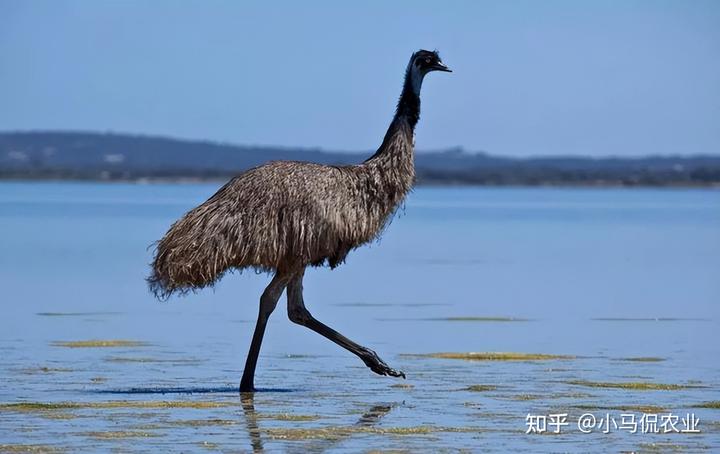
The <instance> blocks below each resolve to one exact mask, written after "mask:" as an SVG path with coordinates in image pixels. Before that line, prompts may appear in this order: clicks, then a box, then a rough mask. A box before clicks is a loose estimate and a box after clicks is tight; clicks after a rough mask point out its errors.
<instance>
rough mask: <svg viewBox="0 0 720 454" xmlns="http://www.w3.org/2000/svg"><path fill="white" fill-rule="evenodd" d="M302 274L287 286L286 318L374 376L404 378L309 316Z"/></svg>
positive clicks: (372, 353) (367, 350)
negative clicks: (352, 358)
mask: <svg viewBox="0 0 720 454" xmlns="http://www.w3.org/2000/svg"><path fill="white" fill-rule="evenodd" d="M304 274H305V270H303V271H302V272H300V273H299V274H296V275H295V276H294V277H293V278H292V280H291V281H290V283H289V284H288V288H287V298H288V317H289V318H290V320H291V321H293V322H294V323H297V324H299V325H302V326H305V327H308V328H310V329H311V330H313V331H315V332H316V333H318V334H320V335H322V336H324V337H327V338H328V339H330V340H331V341H333V342H335V343H336V344H338V345H339V346H341V347H342V348H344V349H346V350H348V351H350V352H351V353H354V354H355V355H357V356H358V357H359V358H360V359H361V360H362V361H363V362H364V363H365V365H366V366H367V367H369V368H370V369H371V370H372V371H373V372H375V373H376V374H379V375H391V376H393V377H402V378H405V374H404V373H403V372H401V371H398V370H395V369H393V368H391V367H390V366H388V365H387V364H385V361H383V360H382V359H380V357H379V356H378V355H377V353H375V352H374V351H372V350H370V349H369V348H366V347H363V346H362V345H359V344H356V343H355V342H353V341H351V340H350V339H348V338H347V337H345V336H343V335H342V334H340V333H338V332H337V331H335V330H334V329H332V328H330V327H329V326H327V325H325V324H323V323H320V322H319V321H317V320H316V319H315V318H314V317H313V316H312V314H310V312H309V311H308V310H307V309H306V308H305V302H304V301H303V296H302V280H303V276H304Z"/></svg>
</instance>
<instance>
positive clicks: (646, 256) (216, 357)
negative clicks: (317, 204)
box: [0, 183, 720, 452]
mask: <svg viewBox="0 0 720 454" xmlns="http://www.w3.org/2000/svg"><path fill="white" fill-rule="evenodd" d="M217 187H218V185H215V184H203V185H126V184H105V185H101V184H56V183H42V184H37V183H32V184H30V183H3V184H0V251H1V252H2V253H1V254H0V279H1V280H2V284H3V285H2V289H3V293H2V297H1V298H2V303H0V304H2V310H3V315H2V318H0V452H2V451H11V450H13V451H20V450H24V449H37V450H41V451H42V450H53V449H54V450H59V451H69V452H77V451H86V452H87V451H111V450H121V451H133V452H143V451H147V452H155V451H157V450H158V449H174V450H183V451H202V452H212V451H221V452H227V451H231V452H232V451H252V450H255V451H258V450H262V449H265V450H268V451H275V450H286V451H305V450H313V451H315V450H329V451H370V450H375V449H383V450H384V449H398V450H409V451H418V450H421V451H422V450H435V449H437V448H445V449H450V450H455V449H463V448H466V449H470V450H473V449H483V450H491V451H492V450H494V451H501V452H504V451H507V450H508V449H528V450H534V451H538V450H548V451H568V450H573V451H574V450H580V449H582V450H586V451H596V452H605V451H608V450H612V451H618V450H641V451H643V450H645V451H648V450H649V451H653V450H659V451H662V452H664V451H668V450H681V451H690V452H694V451H706V450H707V451H717V450H720V410H718V409H717V408H704V407H713V406H716V405H717V401H720V378H719V377H720V373H719V372H720V361H719V359H718V358H719V355H718V353H720V351H719V350H720V347H718V342H717V334H716V333H717V332H718V328H720V326H719V320H720V304H718V303H720V280H719V279H717V277H718V274H719V273H718V271H720V192H718V191H712V190H644V189H643V190H640V189H637V190H614V189H602V190H588V189H431V188H421V189H418V190H416V192H415V193H413V194H412V196H411V197H410V199H409V200H408V203H407V205H406V208H405V210H404V212H403V213H401V215H400V216H399V217H398V218H396V219H395V220H394V221H393V223H392V225H391V226H390V228H389V229H388V231H387V232H386V234H385V235H384V237H383V239H382V241H381V242H380V243H376V244H373V245H371V246H370V247H366V248H363V249H361V250H358V251H355V252H354V253H352V254H351V255H350V257H349V259H348V262H347V263H346V264H345V265H343V266H342V267H340V268H338V269H336V270H334V271H330V270H327V269H322V270H312V271H309V272H308V274H307V277H306V280H305V301H306V304H307V305H308V307H309V308H310V309H311V310H312V311H313V313H314V315H315V316H316V317H317V318H319V319H320V320H322V321H323V322H325V323H327V324H328V325H330V326H332V327H334V328H336V329H338V330H339V331H341V332H343V333H344V334H346V335H347V336H348V337H350V338H352V339H355V340H357V341H358V342H360V343H362V344H364V345H366V346H369V347H370V348H373V349H374V350H376V351H377V352H378V354H379V355H380V356H381V357H382V358H383V359H385V360H386V361H387V362H388V364H390V365H391V366H392V367H395V368H397V369H400V370H403V371H404V372H405V373H406V374H407V380H399V379H391V378H387V377H379V376H376V375H374V374H372V373H371V372H370V371H369V370H368V369H366V368H365V367H364V365H363V364H362V363H361V362H360V361H359V360H358V359H356V358H355V357H353V356H352V355H350V354H349V353H347V352H345V351H343V350H341V349H339V347H337V346H335V345H334V344H332V343H330V342H329V341H327V340H325V339H323V338H321V337H320V336H318V335H317V334H315V333H312V332H310V331H309V330H306V329H304V328H301V327H299V326H296V325H293V324H291V323H290V322H289V321H288V320H287V317H286V315H285V311H284V304H281V305H279V306H278V310H277V311H276V313H275V314H273V317H272V319H271V321H270V324H269V326H268V332H267V335H266V338H265V343H264V345H263V351H262V354H261V358H260V362H259V366H258V373H257V377H256V385H257V386H259V387H260V388H262V392H259V393H257V394H255V395H254V397H253V398H250V397H245V398H242V399H241V398H240V396H239V395H238V393H237V392H236V386H237V383H238V381H239V376H240V374H241V372H242V365H243V363H244V359H245V353H246V350H247V348H248V346H249V341H250V337H251V336H252V329H253V324H254V319H255V316H256V313H257V304H258V303H257V300H258V298H259V295H260V293H261V292H262V289H263V287H264V286H265V285H266V284H267V282H268V276H266V275H256V274H253V273H244V274H242V275H238V274H235V275H229V276H227V277H226V278H225V279H224V281H222V282H221V283H220V285H218V286H217V287H216V289H215V290H214V291H213V290H208V291H203V292H201V293H198V294H196V295H190V296H188V297H186V298H182V299H173V300H171V301H169V302H167V303H159V302H157V301H154V300H153V299H152V298H151V296H150V295H149V294H148V293H147V291H146V288H145V284H144V281H143V278H144V276H145V275H146V274H147V270H148V267H147V263H148V262H149V261H150V259H151V253H150V250H148V249H147V248H148V246H149V245H150V244H151V243H152V242H153V241H154V240H156V239H158V238H160V237H161V236H162V234H163V233H164V232H165V230H166V229H167V227H168V226H169V225H170V223H171V222H172V221H173V220H174V219H175V218H177V217H178V216H180V215H181V214H182V213H183V212H185V211H186V210H187V209H189V208H191V207H192V206H194V205H195V204H197V203H199V202H202V201H203V200H204V199H205V198H207V197H208V196H210V195H211V194H212V193H213V192H214V191H215V189H217ZM112 340H125V341H130V342H125V343H122V342H121V343H119V344H114V343H112V342H107V341H112ZM81 341H82V342H85V341H106V342H104V343H102V342H101V343H100V344H97V343H80V344H77V343H74V342H81ZM439 352H452V353H460V354H463V353H468V352H511V353H522V354H545V355H560V356H561V357H559V358H544V357H540V358H536V357H533V356H530V357H522V356H521V357H515V356H509V357H508V356H499V357H497V356H490V357H487V356H480V358H479V359H478V358H475V360H466V359H458V358H455V357H454V356H458V355H449V356H451V357H450V358H438V357H433V355H428V354H432V353H439ZM460 356H462V355H460ZM664 385H668V386H664ZM712 402H715V404H712ZM18 403H29V404H27V405H17V404H18ZM49 404H53V405H49ZM555 413H567V414H568V419H567V422H568V423H569V424H568V426H563V427H562V428H561V433H560V434H554V433H547V434H543V435H538V434H526V430H527V429H528V426H527V425H526V417H527V415H528V414H531V415H536V416H537V415H546V416H547V415H549V414H555ZM584 413H592V414H594V416H596V418H597V420H598V421H599V420H600V418H604V417H605V415H606V414H609V415H610V416H611V417H613V418H615V419H616V420H617V422H618V423H620V420H621V415H622V414H629V413H632V414H635V415H636V417H637V418H638V420H639V418H640V417H641V416H642V415H643V413H649V414H659V415H663V414H665V415H666V414H669V413H672V414H673V415H677V416H679V417H681V418H685V417H686V416H687V414H692V415H694V416H695V417H696V418H699V420H700V421H699V424H698V426H697V427H698V429H699V430H700V433H667V434H663V433H660V434H654V433H630V432H629V430H623V429H615V428H614V427H613V426H612V424H611V425H610V433H607V434H605V433H602V429H601V428H598V429H595V430H593V432H592V433H589V434H584V433H582V432H581V431H580V430H579V428H578V426H577V419H578V417H580V415H582V414H584ZM677 426H678V429H680V428H682V426H681V423H680V422H678V424H677ZM547 428H548V432H552V431H553V430H554V428H552V427H551V426H548V427H547ZM638 432H641V430H640V427H639V428H638Z"/></svg>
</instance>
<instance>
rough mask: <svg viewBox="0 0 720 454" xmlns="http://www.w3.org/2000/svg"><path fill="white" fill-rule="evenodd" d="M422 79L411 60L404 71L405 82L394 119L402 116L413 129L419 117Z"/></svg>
mask: <svg viewBox="0 0 720 454" xmlns="http://www.w3.org/2000/svg"><path fill="white" fill-rule="evenodd" d="M422 81H423V77H422V75H421V74H420V73H419V72H418V70H417V68H415V67H414V66H413V64H412V62H411V63H410V65H409V66H408V69H407V71H405V82H404V83H403V90H402V93H401V94H400V100H398V105H397V110H396V111H395V119H396V120H397V119H398V118H400V117H404V118H405V119H406V120H407V122H408V123H409V124H410V127H411V128H413V129H415V125H416V124H417V122H418V120H419V119H420V88H421V87H422Z"/></svg>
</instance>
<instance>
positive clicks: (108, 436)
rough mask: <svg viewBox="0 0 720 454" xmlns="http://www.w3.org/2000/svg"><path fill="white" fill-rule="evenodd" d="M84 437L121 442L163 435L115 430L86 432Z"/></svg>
mask: <svg viewBox="0 0 720 454" xmlns="http://www.w3.org/2000/svg"><path fill="white" fill-rule="evenodd" d="M83 435H85V436H86V437H90V438H95V439H97V440H120V439H124V438H151V437H161V436H162V435H161V434H157V433H153V432H143V431H139V430H115V431H107V432H85V433H84V434H83Z"/></svg>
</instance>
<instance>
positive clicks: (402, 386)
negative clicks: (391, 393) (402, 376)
mask: <svg viewBox="0 0 720 454" xmlns="http://www.w3.org/2000/svg"><path fill="white" fill-rule="evenodd" d="M390 387H391V388H396V389H413V388H414V387H415V385H411V384H410V383H395V384H392V385H390Z"/></svg>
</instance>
